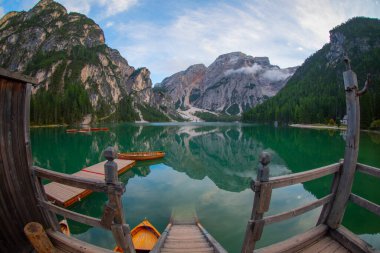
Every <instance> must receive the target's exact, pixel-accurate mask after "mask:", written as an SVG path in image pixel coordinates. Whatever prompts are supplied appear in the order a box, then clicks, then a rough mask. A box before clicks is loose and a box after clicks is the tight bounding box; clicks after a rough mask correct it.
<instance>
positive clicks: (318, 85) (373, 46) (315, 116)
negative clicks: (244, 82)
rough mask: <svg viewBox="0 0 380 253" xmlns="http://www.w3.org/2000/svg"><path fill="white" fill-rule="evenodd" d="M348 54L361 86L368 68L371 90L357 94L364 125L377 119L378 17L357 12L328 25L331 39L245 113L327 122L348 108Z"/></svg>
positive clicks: (379, 108) (265, 118)
mask: <svg viewBox="0 0 380 253" xmlns="http://www.w3.org/2000/svg"><path fill="white" fill-rule="evenodd" d="M345 55H347V56H348V57H349V58H350V60H351V67H352V69H353V70H354V71H355V72H356V73H357V76H358V81H359V87H360V88H361V87H362V86H363V85H364V82H365V79H366V77H367V73H371V76H372V85H371V86H370V88H369V92H368V93H367V94H365V95H364V96H362V97H361V98H360V103H361V106H360V107H361V108H360V109H361V123H362V127H368V126H369V125H370V124H371V122H373V121H374V120H376V119H380V103H379V102H378V101H380V86H379V82H380V63H379V60H378V59H379V58H380V20H379V19H371V18H363V17H357V18H353V19H350V20H348V21H347V22H346V23H344V24H341V25H339V26H337V27H335V28H334V29H332V30H331V31H330V43H328V44H326V45H325V46H323V47H322V48H321V49H320V50H318V51H317V52H316V53H314V54H313V55H312V56H310V57H309V58H308V59H306V61H305V62H304V63H303V64H302V65H301V66H300V67H299V68H298V70H297V71H296V73H295V74H294V75H293V76H292V77H291V79H290V80H289V81H288V84H287V85H286V87H284V89H282V90H281V91H280V92H279V93H278V94H277V95H276V96H275V97H273V98H271V99H269V100H267V101H266V102H264V103H263V104H261V105H259V106H257V107H255V108H254V109H252V110H251V111H249V112H247V113H245V114H244V115H243V120H245V121H250V122H252V121H253V122H263V121H264V122H270V121H275V120H277V121H282V122H297V123H318V122H319V123H320V122H321V123H325V122H328V121H330V120H331V119H333V120H335V121H339V120H340V119H342V118H343V117H344V115H345V114H346V106H345V92H344V87H343V77H342V73H343V71H345V70H346V67H345V65H344V63H343V58H344V56H345Z"/></svg>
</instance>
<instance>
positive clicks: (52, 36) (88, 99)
mask: <svg viewBox="0 0 380 253" xmlns="http://www.w3.org/2000/svg"><path fill="white" fill-rule="evenodd" d="M0 48H1V51H2V53H1V56H0V66H1V67H3V68H6V69H8V70H11V71H18V72H22V73H24V74H27V75H30V76H34V77H36V78H37V80H38V82H39V83H40V85H39V86H37V87H36V88H35V89H34V90H33V96H32V101H31V122H32V124H33V123H35V124H49V123H72V122H77V121H81V120H82V118H83V117H84V116H85V115H88V116H89V117H90V121H91V118H92V120H93V121H94V120H96V119H97V120H99V119H104V118H109V117H110V115H111V118H113V119H116V120H117V119H119V118H121V119H122V120H129V121H134V120H143V115H142V113H141V111H143V112H147V113H143V114H144V116H145V118H153V119H154V118H155V117H154V116H156V117H157V115H158V117H159V118H164V119H165V120H169V118H168V117H167V116H168V115H169V114H170V108H171V107H170V103H169V104H165V103H163V105H165V106H166V110H167V112H169V113H166V112H163V111H162V110H160V109H159V108H155V104H157V103H155V102H156V101H157V100H159V101H161V102H162V100H163V99H162V98H161V97H160V96H158V97H155V96H154V93H153V92H152V81H151V79H150V71H149V70H148V69H147V68H144V67H143V68H139V69H135V68H134V67H133V66H130V65H129V64H128V61H127V60H126V59H125V58H123V57H122V56H121V55H120V53H119V52H118V51H117V50H115V49H112V48H110V47H108V46H107V45H106V44H105V37H104V33H103V31H102V29H101V28H100V27H99V26H98V25H97V24H96V23H95V22H94V21H93V20H91V19H89V18H87V17H86V16H85V15H82V14H79V13H75V12H71V13H68V12H67V10H66V9H65V7H64V6H62V5H61V4H59V3H56V2H54V1H52V0H41V1H40V2H38V3H37V4H36V5H35V6H34V7H33V8H32V9H31V10H29V11H22V12H10V13H8V14H6V15H5V16H3V17H2V18H1V20H0ZM164 102H165V101H164ZM161 105H162V103H161ZM119 107H123V108H119ZM139 108H140V109H141V110H140V109H139ZM118 112H122V113H121V115H120V114H118ZM172 112H174V110H173V111H172ZM165 114H166V115H165ZM174 115H175V112H174Z"/></svg>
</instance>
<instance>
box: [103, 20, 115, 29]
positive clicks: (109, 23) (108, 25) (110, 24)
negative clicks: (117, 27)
mask: <svg viewBox="0 0 380 253" xmlns="http://www.w3.org/2000/svg"><path fill="white" fill-rule="evenodd" d="M114 24H115V23H114V22H112V21H109V22H107V23H106V25H105V27H106V28H109V27H111V26H113V25H114Z"/></svg>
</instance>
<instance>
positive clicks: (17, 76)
mask: <svg viewBox="0 0 380 253" xmlns="http://www.w3.org/2000/svg"><path fill="white" fill-rule="evenodd" d="M0 76H2V77H5V78H8V79H11V80H16V81H22V82H24V83H31V84H38V81H37V78H34V77H31V76H26V75H23V74H21V73H18V72H12V71H9V70H6V69H4V68H0Z"/></svg>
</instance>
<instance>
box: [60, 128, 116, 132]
mask: <svg viewBox="0 0 380 253" xmlns="http://www.w3.org/2000/svg"><path fill="white" fill-rule="evenodd" d="M108 130H109V128H107V127H93V128H80V129H67V130H66V133H87V132H98V131H108Z"/></svg>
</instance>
